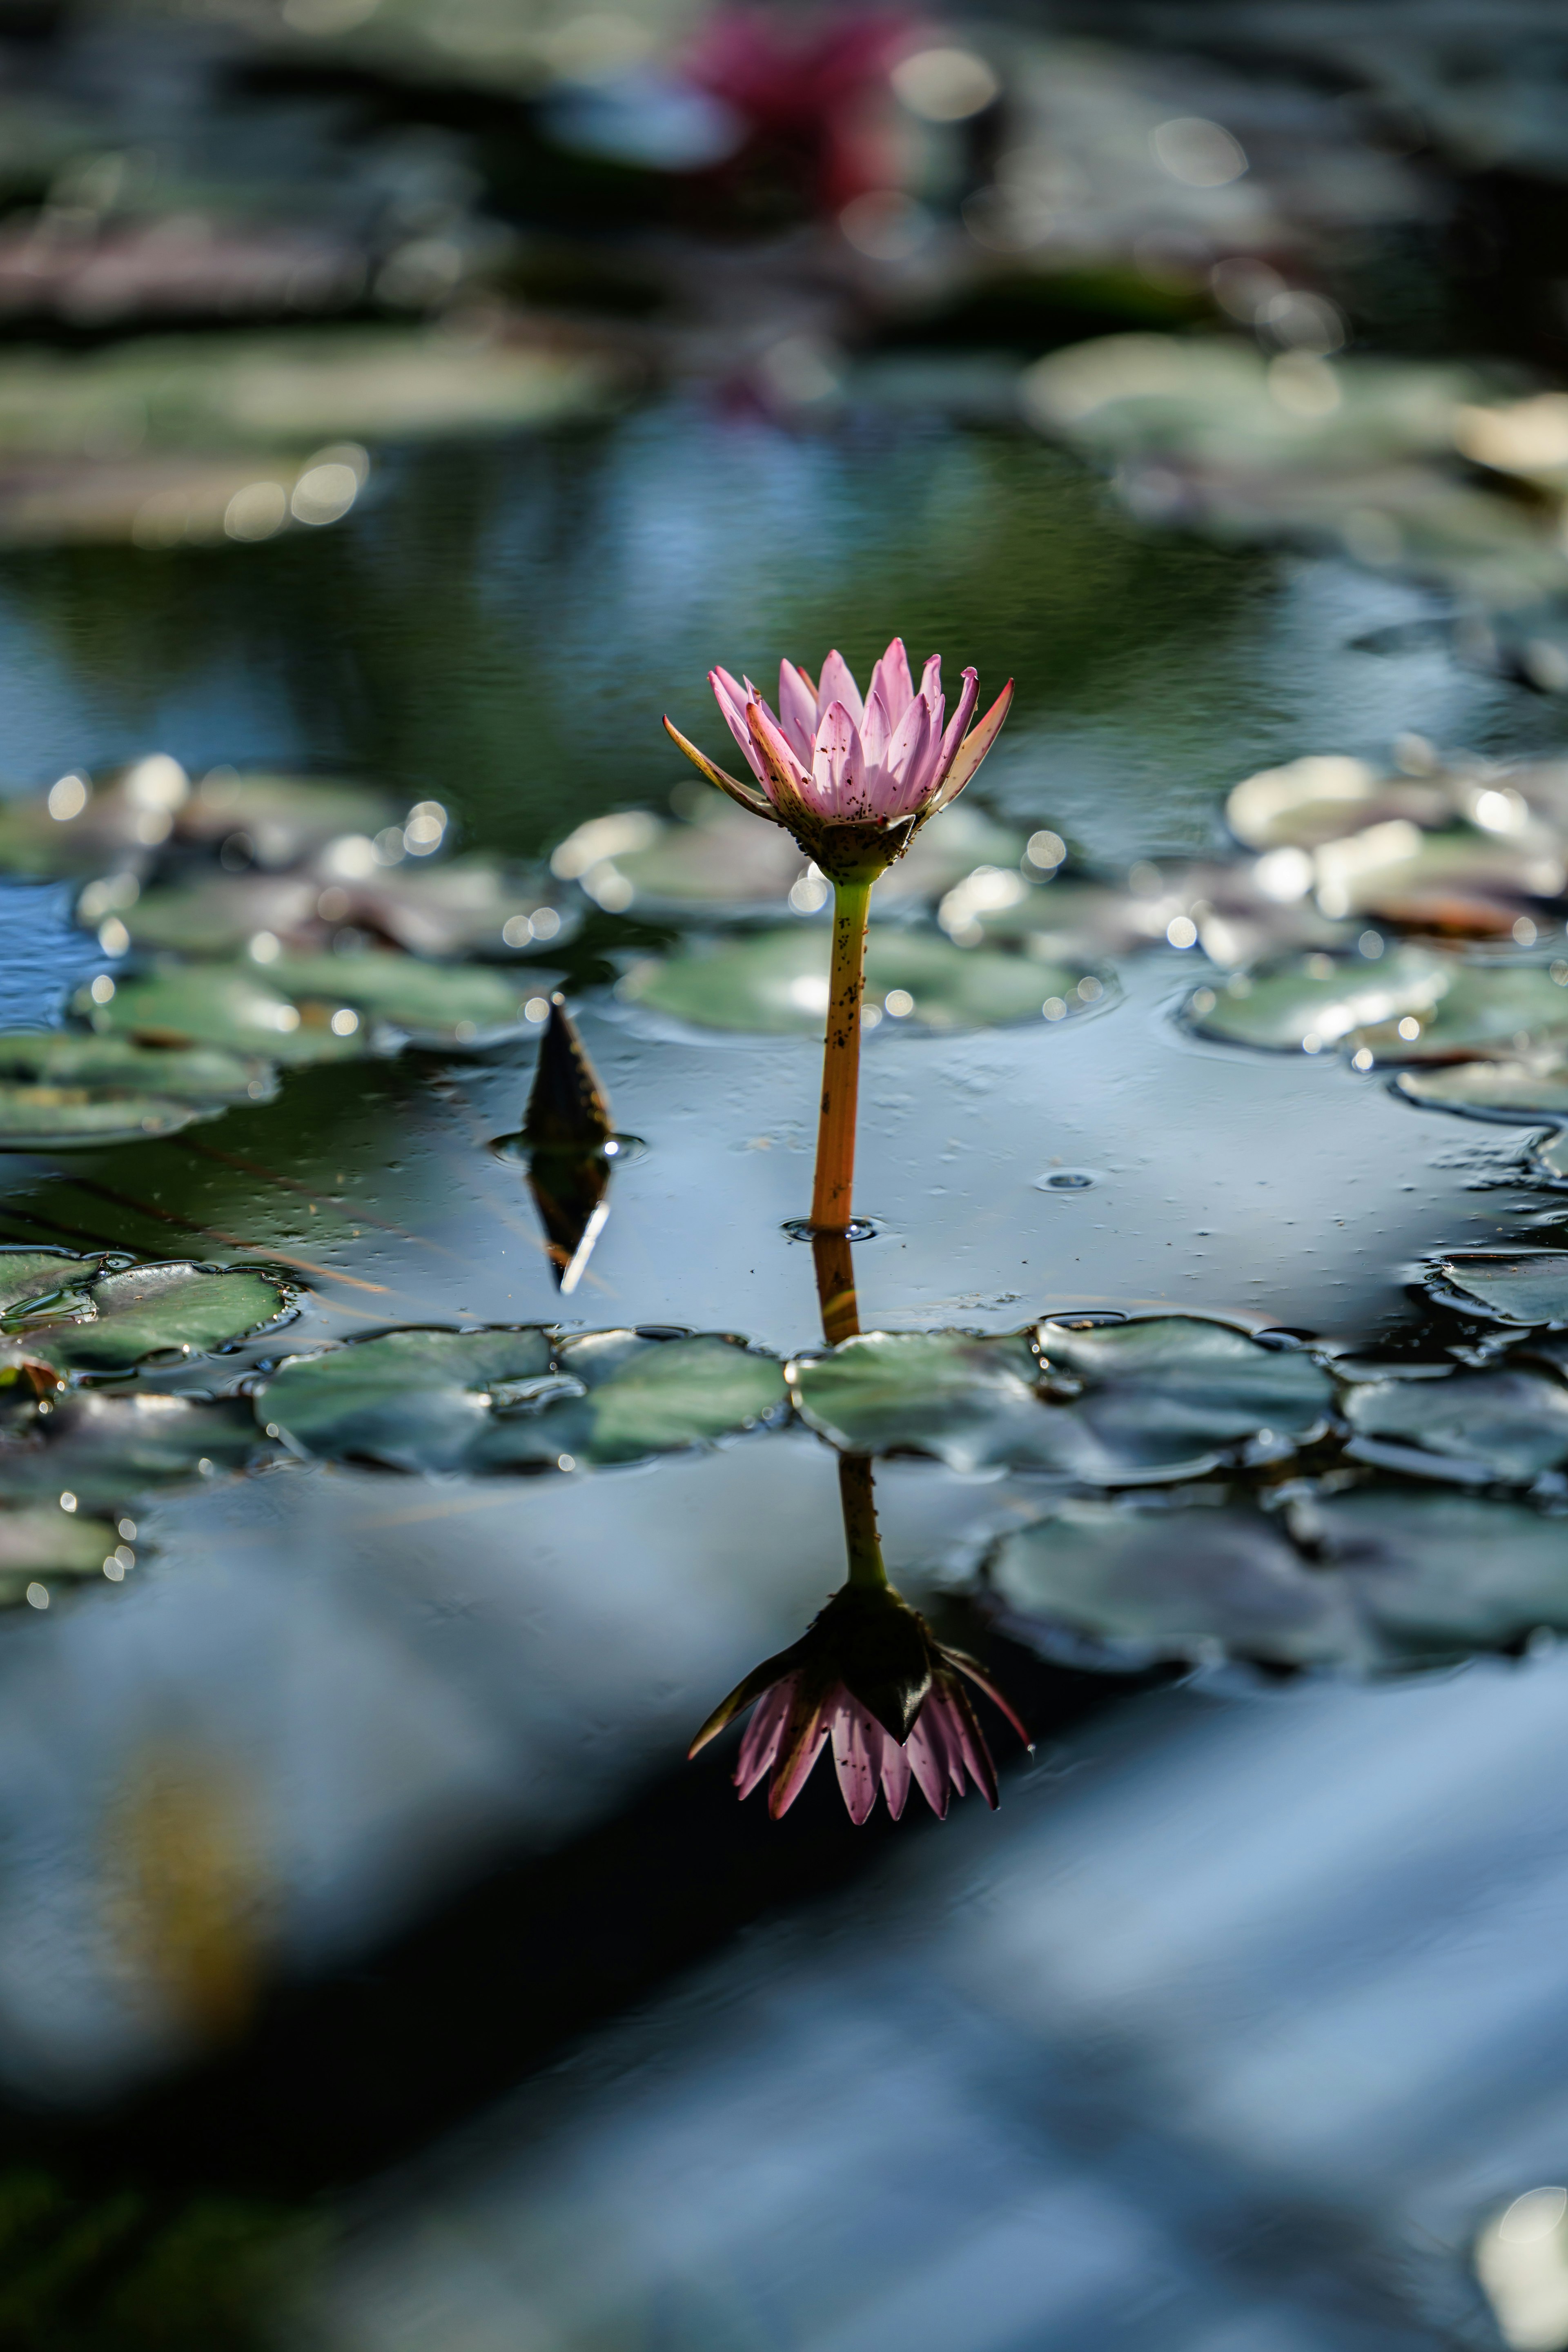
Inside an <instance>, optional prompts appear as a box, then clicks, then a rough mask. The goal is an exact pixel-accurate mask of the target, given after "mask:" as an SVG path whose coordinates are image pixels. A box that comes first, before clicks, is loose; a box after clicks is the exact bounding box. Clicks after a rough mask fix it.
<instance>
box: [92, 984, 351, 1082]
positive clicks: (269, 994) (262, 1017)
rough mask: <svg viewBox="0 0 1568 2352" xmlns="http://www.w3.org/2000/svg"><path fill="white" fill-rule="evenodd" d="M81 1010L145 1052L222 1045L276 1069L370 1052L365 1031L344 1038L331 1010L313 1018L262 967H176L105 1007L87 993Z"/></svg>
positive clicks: (121, 989)
mask: <svg viewBox="0 0 1568 2352" xmlns="http://www.w3.org/2000/svg"><path fill="white" fill-rule="evenodd" d="M338 1001H339V1002H340V1003H341V1002H342V999H341V998H340V999H339V1000H338ZM77 1010H78V1011H79V1012H80V1013H82V1014H84V1015H85V1016H86V1017H87V1018H89V1019H90V1021H91V1022H92V1024H93V1026H94V1028H95V1029H98V1030H100V1031H103V1032H111V1033H113V1032H117V1033H119V1034H121V1035H129V1036H132V1037H137V1038H140V1039H141V1041H142V1043H143V1044H144V1045H146V1044H162V1045H197V1044H202V1045H221V1046H225V1047H226V1048H228V1049H229V1050H231V1051H233V1052H237V1053H241V1054H261V1055H266V1056H267V1058H268V1060H269V1061H274V1062H284V1063H291V1064H300V1063H304V1062H336V1061H350V1060H353V1058H354V1057H355V1056H356V1055H360V1054H363V1052H364V1051H365V1045H366V1040H365V1034H364V1030H363V1026H362V1025H360V1024H355V1026H354V1028H353V1030H350V1031H342V1032H340V1031H339V1030H336V1029H334V1028H333V1027H332V1025H331V1019H330V1017H329V1015H328V1013H327V1012H326V1010H325V1009H322V1010H321V1012H320V1013H319V1015H318V1016H313V1017H311V1018H310V1019H306V1018H305V1017H304V1015H303V1014H302V1013H301V1012H300V1007H299V1006H298V1005H297V1004H296V1003H294V1002H293V1001H292V999H291V998H290V997H289V996H288V995H287V994H286V993H285V992H283V991H282V990H281V989H279V988H277V987H275V986H273V985H272V984H271V982H269V981H268V980H267V979H266V978H264V977H263V975H262V971H261V968H260V967H259V966H257V965H251V966H249V967H248V968H247V967H246V966H243V965H237V964H228V965H224V964H217V965H214V964H192V965H188V966H186V965H176V966H174V967H172V968H171V969H169V970H168V971H154V972H149V973H147V974H146V975H145V977H143V978H142V979H139V980H128V981H121V982H120V983H119V985H118V987H117V988H116V990H115V992H114V994H113V996H112V997H111V998H110V1000H109V1002H108V1003H104V1004H100V1003H95V1002H94V1000H93V999H92V997H91V996H90V995H89V994H88V993H87V992H86V991H84V992H82V995H81V997H80V998H79V1002H78V1005H77Z"/></svg>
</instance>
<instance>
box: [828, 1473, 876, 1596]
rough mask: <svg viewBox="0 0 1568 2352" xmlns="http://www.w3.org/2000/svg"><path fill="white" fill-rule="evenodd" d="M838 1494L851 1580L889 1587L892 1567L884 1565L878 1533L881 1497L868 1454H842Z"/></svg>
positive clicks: (855, 1582)
mask: <svg viewBox="0 0 1568 2352" xmlns="http://www.w3.org/2000/svg"><path fill="white" fill-rule="evenodd" d="M838 1498H839V1500H840V1502H841V1503H842V1504H843V1506H844V1549H845V1551H846V1553H847V1556H848V1561H849V1581H850V1583H851V1584H868V1585H872V1586H876V1587H879V1588H881V1589H884V1590H885V1589H886V1586H887V1582H888V1571H887V1570H886V1569H885V1568H884V1567H883V1565H882V1545H881V1538H879V1535H878V1533H877V1498H876V1495H875V1493H874V1492H873V1489H872V1484H871V1465H870V1463H869V1462H868V1459H867V1457H866V1456H865V1454H840V1455H839V1457H838Z"/></svg>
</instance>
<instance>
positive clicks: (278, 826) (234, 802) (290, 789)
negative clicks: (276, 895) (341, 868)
mask: <svg viewBox="0 0 1568 2352" xmlns="http://www.w3.org/2000/svg"><path fill="white" fill-rule="evenodd" d="M398 815H399V808H398V804H397V803H396V802H395V800H393V799H392V798H391V796H390V795H389V794H388V793H384V792H380V791H378V790H376V788H375V787H374V785H370V784H362V783H356V782H353V781H352V780H351V779H349V778H345V777H342V776H290V775H281V774H279V773H277V772H274V771H272V770H270V769H247V770H245V771H244V772H240V771H239V770H237V769H234V768H213V769H210V770H209V771H208V772H207V773H206V774H205V776H203V777H202V779H201V781H200V782H198V783H196V784H195V785H193V786H192V788H191V790H190V791H189V793H186V794H185V795H184V798H183V799H182V800H180V801H179V802H178V803H177V804H176V805H175V809H174V835H175V838H176V839H178V840H180V841H186V842H199V843H203V844H205V845H211V846H213V847H215V848H216V847H218V846H220V845H223V844H225V843H233V842H235V841H236V836H238V841H237V847H238V848H239V850H240V851H241V853H242V854H243V855H244V856H247V857H249V858H251V859H253V860H254V862H255V863H256V864H257V865H258V866H268V867H272V866H291V865H293V864H294V863H295V861H296V860H297V859H299V858H300V857H305V856H310V854H311V853H312V852H314V851H317V850H321V849H324V848H326V847H327V846H328V845H329V844H333V845H337V844H343V845H346V844H347V843H350V842H352V843H353V844H354V845H356V846H358V847H359V848H360V851H361V857H362V860H363V862H364V863H366V864H369V863H370V862H371V855H370V853H371V851H372V847H373V841H374V835H376V834H378V833H381V832H384V830H385V829H386V827H387V826H389V825H391V824H395V822H396V821H397V818H398Z"/></svg>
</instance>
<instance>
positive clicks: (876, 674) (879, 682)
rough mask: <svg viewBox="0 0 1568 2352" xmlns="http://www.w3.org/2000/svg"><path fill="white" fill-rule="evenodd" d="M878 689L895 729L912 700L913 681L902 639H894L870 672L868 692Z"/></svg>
mask: <svg viewBox="0 0 1568 2352" xmlns="http://www.w3.org/2000/svg"><path fill="white" fill-rule="evenodd" d="M879 688H880V690H881V696H882V699H883V701H884V702H885V703H886V704H887V706H888V710H889V716H890V717H891V719H892V721H893V724H894V726H895V727H896V726H897V725H898V723H899V721H900V719H901V718H902V717H903V715H904V713H905V711H906V710H907V709H909V707H910V703H911V702H912V701H913V699H914V692H915V689H914V681H913V679H912V678H911V677H910V657H909V656H908V654H907V653H905V651H904V641H903V639H902V637H895V638H894V639H893V642H892V644H891V645H890V646H889V647H888V650H887V652H886V653H885V654H884V655H883V656H882V658H881V660H880V661H879V663H878V664H877V667H876V668H875V669H874V670H873V671H872V672H871V685H870V691H871V693H873V694H875V693H876V692H877V691H878V689H879Z"/></svg>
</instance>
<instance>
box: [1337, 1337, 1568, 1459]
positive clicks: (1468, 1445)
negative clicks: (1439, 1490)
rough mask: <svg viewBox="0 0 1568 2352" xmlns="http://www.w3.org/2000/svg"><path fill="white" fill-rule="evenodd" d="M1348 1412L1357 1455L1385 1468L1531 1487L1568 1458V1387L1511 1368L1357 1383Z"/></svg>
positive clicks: (1349, 1393)
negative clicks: (1418, 1378)
mask: <svg viewBox="0 0 1568 2352" xmlns="http://www.w3.org/2000/svg"><path fill="white" fill-rule="evenodd" d="M1342 1410H1343V1412H1344V1417H1345V1419H1346V1421H1347V1422H1348V1423H1350V1425H1351V1428H1352V1431H1353V1432H1354V1433H1355V1434H1354V1436H1353V1437H1352V1442H1351V1446H1350V1451H1351V1452H1352V1454H1356V1455H1357V1456H1359V1458H1360V1459H1361V1460H1363V1461H1370V1462H1376V1463H1380V1464H1381V1465H1383V1466H1384V1468H1385V1469H1391V1470H1392V1469H1398V1470H1407V1471H1413V1472H1415V1474H1416V1475H1418V1476H1424V1477H1433V1478H1454V1479H1461V1480H1472V1481H1480V1480H1486V1479H1500V1480H1503V1481H1506V1482H1508V1483H1510V1484H1514V1485H1527V1484H1528V1483H1529V1482H1530V1480H1531V1479H1532V1478H1537V1477H1539V1476H1540V1475H1541V1473H1542V1471H1543V1470H1550V1469H1552V1468H1554V1467H1555V1466H1556V1465H1557V1464H1559V1463H1561V1462H1563V1461H1564V1460H1568V1388H1564V1387H1563V1383H1562V1382H1561V1381H1554V1380H1551V1379H1549V1378H1547V1377H1546V1375H1545V1374H1543V1373H1541V1372H1531V1371H1524V1370H1519V1369H1517V1368H1515V1367H1513V1366H1511V1365H1505V1366H1500V1367H1496V1368H1493V1369H1489V1370H1484V1371H1473V1372H1472V1371H1455V1372H1450V1373H1448V1374H1447V1375H1446V1376H1445V1377H1443V1378H1441V1379H1435V1380H1386V1381H1357V1382H1356V1383H1354V1384H1353V1385H1352V1386H1351V1387H1350V1388H1349V1389H1348V1390H1347V1391H1346V1394H1345V1398H1344V1402H1343V1407H1342Z"/></svg>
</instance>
